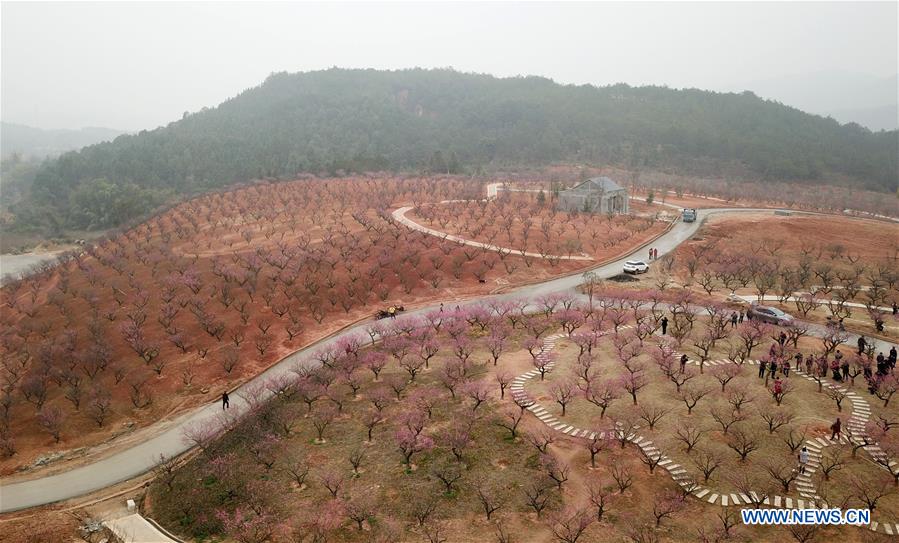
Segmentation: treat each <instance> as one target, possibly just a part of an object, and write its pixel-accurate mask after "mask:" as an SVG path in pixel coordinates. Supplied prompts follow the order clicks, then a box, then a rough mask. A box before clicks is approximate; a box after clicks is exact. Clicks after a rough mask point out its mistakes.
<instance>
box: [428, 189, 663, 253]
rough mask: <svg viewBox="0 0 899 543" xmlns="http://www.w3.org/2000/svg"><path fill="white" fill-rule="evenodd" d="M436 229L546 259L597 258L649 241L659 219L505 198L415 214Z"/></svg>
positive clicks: (431, 207)
mask: <svg viewBox="0 0 899 543" xmlns="http://www.w3.org/2000/svg"><path fill="white" fill-rule="evenodd" d="M415 213H417V214H418V215H420V216H421V217H422V218H423V219H425V221H426V222H427V224H428V225H429V226H431V227H433V228H436V229H439V230H441V231H444V232H447V233H449V234H454V235H459V236H462V237H465V238H468V239H474V240H477V241H481V242H485V243H489V244H491V245H494V246H498V247H506V248H510V249H513V254H515V253H516V251H527V252H533V253H538V254H541V255H568V256H571V255H577V254H580V253H587V254H591V255H595V254H597V253H600V252H608V251H610V250H612V249H613V248H616V247H618V246H619V245H625V244H627V243H628V242H629V241H630V242H632V241H633V240H634V238H636V237H638V236H641V235H644V236H645V235H646V233H647V232H648V231H649V230H650V229H652V228H653V226H655V225H656V224H657V222H656V219H655V217H636V216H633V215H600V214H594V213H569V212H564V211H559V210H558V209H556V206H555V204H554V203H547V202H546V201H545V200H543V201H541V200H540V198H535V197H530V196H520V195H513V194H510V193H508V192H503V193H501V194H500V196H499V197H498V198H495V199H492V200H489V201H487V200H482V199H478V200H470V201H467V202H451V203H448V204H433V205H426V206H422V207H420V208H417V209H416V210H415Z"/></svg>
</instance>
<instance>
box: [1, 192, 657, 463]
mask: <svg viewBox="0 0 899 543" xmlns="http://www.w3.org/2000/svg"><path fill="white" fill-rule="evenodd" d="M482 194H483V186H482V185H481V184H480V183H477V182H472V181H466V180H460V179H454V178H429V179H401V178H394V177H365V178H354V179H327V180H301V181H294V182H290V183H281V184H260V185H257V186H252V187H248V188H243V189H239V190H235V191H231V192H226V193H218V194H208V195H204V196H201V197H199V198H197V199H194V200H192V201H189V202H186V203H183V204H180V205H177V206H175V207H174V208H172V209H170V210H168V211H166V212H164V213H162V214H160V215H158V216H157V217H155V218H153V219H151V220H149V221H147V222H146V223H143V224H141V225H138V226H136V227H134V228H132V229H130V230H128V231H126V232H123V233H121V234H119V235H115V236H111V237H109V238H108V239H106V240H103V241H101V242H99V243H98V244H96V245H95V246H93V247H90V248H89V249H88V250H87V251H86V252H85V253H83V254H80V255H72V256H71V257H70V258H68V259H66V260H65V262H63V263H62V264H60V265H59V266H58V267H56V268H53V269H47V270H46V271H44V272H43V273H40V274H38V275H35V276H32V277H30V278H28V279H27V280H23V281H19V282H15V283H11V284H8V285H6V286H4V287H3V289H2V290H0V297H2V303H4V304H5V306H4V311H3V313H2V324H3V327H2V328H3V332H2V334H0V356H2V359H0V360H2V365H3V371H2V375H3V378H4V382H5V383H6V387H5V388H4V392H2V394H0V396H2V399H3V400H4V401H3V402H2V405H0V407H2V406H7V405H8V409H4V410H3V411H0V445H3V446H4V447H5V448H6V451H5V452H6V454H7V455H8V454H9V453H10V452H11V450H13V449H14V451H15V454H14V455H13V456H5V457H4V458H3V460H2V462H0V473H2V474H4V475H8V474H11V473H13V472H16V471H18V470H21V469H23V468H24V467H27V466H30V465H31V464H32V463H33V462H34V461H35V459H36V458H37V457H38V455H42V454H47V453H58V452H63V453H65V455H64V456H65V457H66V458H68V459H73V458H74V459H75V460H74V461H73V462H78V461H83V456H84V455H86V454H94V453H97V452H108V451H111V450H112V449H114V448H116V447H119V446H121V445H124V444H126V443H128V441H129V440H134V439H141V434H140V433H139V432H135V430H136V429H139V428H141V427H145V426H148V425H150V424H154V423H158V422H160V421H163V420H164V419H166V418H167V417H172V416H174V415H176V414H178V413H181V412H183V411H185V410H187V409H189V408H191V407H194V406H197V405H200V404H203V403H206V402H212V401H217V398H218V397H219V395H220V394H221V392H222V391H223V390H226V389H231V388H233V387H234V386H236V385H237V384H239V383H240V382H242V381H244V380H245V379H246V378H247V377H249V376H252V375H256V374H258V373H259V372H260V371H262V370H263V369H264V368H267V367H269V366H270V365H272V364H273V363H274V362H276V361H277V360H279V359H280V358H282V357H283V356H284V355H286V354H288V353H290V352H293V351H295V350H297V349H299V348H301V347H302V346H303V345H306V344H309V343H311V342H313V341H315V340H317V339H319V338H321V337H323V336H325V335H327V334H329V333H332V332H334V331H336V330H338V329H340V328H342V327H344V326H345V325H347V324H349V323H352V322H355V321H358V320H360V319H365V318H369V317H370V316H371V314H372V313H373V312H374V310H375V309H378V308H383V307H386V306H388V305H405V306H406V307H414V306H415V305H419V304H424V303H425V302H434V301H446V302H447V303H452V301H454V300H460V299H464V298H466V297H471V296H475V295H478V294H484V293H487V292H490V291H494V290H497V289H501V288H505V287H508V286H510V285H515V284H522V283H527V282H533V281H535V280H540V279H543V278H548V277H551V276H557V275H560V274H565V273H570V272H572V271H574V270H576V269H578V268H581V267H584V266H585V265H587V264H592V263H589V262H567V263H566V262H560V263H556V265H550V264H549V263H548V262H546V261H540V260H539V259H532V260H531V261H529V262H528V263H524V262H522V260H521V257H514V256H511V257H507V258H506V259H505V261H506V262H505V263H503V264H501V263H500V258H499V255H497V253H495V252H492V251H481V250H478V249H475V248H471V247H459V246H458V245H456V244H452V243H447V242H443V241H441V240H439V239H438V238H436V237H434V236H428V235H424V234H421V233H418V232H413V231H411V230H410V229H408V228H406V227H404V226H401V225H397V224H394V223H393V222H392V221H391V220H389V211H390V210H391V209H393V208H395V207H398V206H400V205H417V204H420V203H423V202H429V201H430V202H436V201H440V200H445V199H457V198H471V197H479V196H481V195H482ZM655 228H656V230H653V231H657V230H658V228H659V227H658V226H656V227H655ZM648 235H649V233H648V232H647V233H644V235H643V236H635V237H633V238H631V239H629V240H627V241H626V242H623V243H622V244H621V245H620V246H619V247H617V249H619V250H621V251H624V250H626V248H627V247H628V246H633V244H636V243H640V242H641V240H644V239H646V237H647V236H648ZM478 277H481V278H483V282H479V281H478ZM289 331H290V332H292V333H294V337H293V338H292V339H291V338H290V337H289ZM126 335H127V336H128V337H129V338H130V339H126ZM176 344H181V345H183V349H182V348H180V347H179V346H176ZM229 359H231V360H236V363H235V365H234V367H233V368H232V369H231V371H230V372H229V371H226V368H225V366H226V365H227V363H228V360H229ZM25 391H28V394H27V395H26V394H25ZM67 395H68V397H67ZM42 398H43V400H42ZM107 399H108V403H107ZM76 401H77V402H78V405H77V407H76V405H75V403H76ZM39 406H40V407H39ZM104 410H105V411H106V413H105V416H103V417H94V416H92V415H98V414H99V413H100V412H101V411H104ZM41 412H43V414H44V419H45V421H49V422H48V423H47V424H46V425H44V426H42V425H41V424H40V423H39V417H38V415H39V414H40V413H41ZM4 413H5V416H4ZM97 418H102V425H100V424H98V421H97ZM54 419H55V420H56V424H58V425H59V426H60V427H61V432H60V441H59V442H58V443H56V442H54V439H53V437H52V436H51V433H52V432H50V431H48V427H52V426H53V425H54V423H53V421H54ZM98 444H103V447H96V446H97V445H98ZM90 447H94V448H90ZM83 448H87V449H83ZM2 454H3V451H0V455H2ZM71 463H72V462H69V463H65V462H57V463H55V464H51V468H50V469H62V468H67V467H68V466H70V465H71ZM38 468H40V470H43V471H40V473H46V471H47V468H43V467H35V468H33V469H30V470H29V471H28V472H27V473H26V474H24V475H22V476H24V477H32V476H36V475H37V474H38V473H39V469H38Z"/></svg>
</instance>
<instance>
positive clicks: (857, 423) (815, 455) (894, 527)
mask: <svg viewBox="0 0 899 543" xmlns="http://www.w3.org/2000/svg"><path fill="white" fill-rule="evenodd" d="M628 328H633V326H632V325H627V326H621V327H619V330H625V329H628ZM565 337H567V334H564V333H559V334H553V335H551V336H547V337H546V338H544V340H543V347H542V348H541V350H540V354H538V355H537V358H538V359H539V358H540V357H543V360H546V358H547V357H548V356H549V353H550V352H551V351H552V350H553V349H554V348H555V346H556V343H557V342H558V341H559V340H560V339H563V338H565ZM680 354H681V353H676V356H678V357H679V356H680ZM687 363H688V364H692V365H695V366H698V365H699V361H698V360H693V359H688V361H687ZM733 363H734V362H733V361H731V360H727V359H719V360H707V361H706V362H705V365H709V366H718V365H723V364H733ZM744 364H746V365H756V366H757V365H759V364H760V361H759V360H746V361H745V362H744ZM555 366H556V362H555V361H551V362H549V363H548V364H547V365H546V371H547V373H549V372H550V371H552V370H553V369H554V368H555ZM793 373H795V374H796V375H797V376H799V377H802V378H804V379H807V380H809V381H812V382H815V383H816V384H817V381H815V379H813V378H812V377H810V376H808V375H806V374H805V373H804V372H803V371H802V369H801V368H794V369H793ZM539 375H540V372H539V371H537V370H531V371H529V372H527V373H523V374H521V375H519V376H517V377H516V378H515V379H514V380H513V381H512V385H511V386H510V387H509V388H510V390H511V391H512V397H513V398H514V399H515V401H516V403H518V404H519V405H523V406H525V407H526V409H527V410H528V411H530V412H531V413H532V414H533V415H534V416H535V417H537V419H538V420H540V421H541V422H542V423H543V424H545V425H547V426H548V427H549V428H551V429H553V430H555V431H558V432H562V433H563V434H565V435H568V436H572V437H577V438H586V439H593V437H594V436H595V435H596V432H595V431H592V430H588V429H583V428H577V427H575V426H572V425H570V424H567V423H565V422H563V421H560V420H559V419H557V418H556V417H555V416H554V415H553V414H552V413H550V412H549V411H547V410H546V409H545V408H544V407H542V406H541V405H540V404H539V403H537V401H536V400H534V399H533V398H531V397H530V396H529V395H528V393H527V392H525V390H524V387H525V384H526V383H527V382H528V381H529V380H530V379H533V378H534V377H536V376H539ZM822 386H823V387H826V388H833V389H836V390H840V391H842V392H844V393H845V394H846V398H847V399H848V400H849V401H850V403H851V404H852V414H851V416H850V417H849V421H848V422H847V426H848V427H849V428H850V429H852V431H853V432H855V433H859V434H861V435H864V434H863V433H862V432H864V427H865V425H866V424H867V422H868V418H869V417H870V416H871V407H870V405H869V404H868V402H867V400H865V399H864V398H863V397H861V396H860V395H858V394H857V393H855V392H854V391H852V390H850V389H847V388H845V387H843V386H841V385H840V384H838V383H829V382H822ZM603 435H604V434H603V433H602V432H600V436H603ZM852 439H853V440H855V442H856V443H860V441H858V440H859V439H860V438H852ZM628 441H630V442H631V443H633V444H634V445H636V446H637V447H639V448H640V450H641V451H642V452H643V454H644V455H646V456H648V457H650V458H652V459H653V460H656V459H659V458H661V459H660V460H659V461H658V465H659V467H662V468H664V469H665V470H666V471H667V472H668V475H669V476H670V477H671V479H672V480H673V481H674V482H675V483H677V484H678V485H680V486H681V488H683V489H684V490H685V491H688V492H689V493H690V494H691V495H692V496H693V497H694V498H696V499H699V500H702V501H705V502H706V503H710V504H715V505H721V506H723V507H727V506H731V505H736V506H739V505H753V506H754V505H755V503H756V502H758V499H759V495H758V494H756V493H755V492H752V491H751V492H750V494H751V496H747V495H746V494H742V493H733V494H725V493H717V492H715V491H714V490H713V489H711V488H708V487H705V486H703V485H701V484H699V483H698V482H696V481H695V480H694V479H693V478H692V477H691V476H690V475H689V474H688V473H687V470H685V469H683V468H682V467H681V466H680V465H679V464H677V463H675V462H674V460H673V459H672V458H670V457H669V456H667V455H665V454H663V453H662V452H661V451H660V450H659V449H658V448H656V447H654V446H653V444H652V441H650V440H648V439H646V438H644V437H642V436H640V435H639V434H636V433H634V434H631V435H630V436H628ZM836 443H840V444H848V443H850V438H847V437H846V436H845V435H841V436H839V437H838V438H837V439H836V440H833V441H831V440H830V439H829V438H814V439H809V440H806V442H805V446H806V447H807V448H808V451H809V464H808V467H807V468H806V472H805V473H803V474H800V475H799V477H797V479H796V481H795V485H796V488H797V490H798V491H799V495H800V496H801V498H797V499H794V498H792V497H788V496H770V497H767V498H765V499H764V500H762V504H764V505H766V506H768V507H774V508H781V509H806V508H816V507H819V508H827V503H826V502H824V501H823V500H822V499H821V497H820V496H818V495H817V491H816V486H815V484H814V482H813V480H812V475H814V474H815V473H816V472H817V471H818V469H819V468H820V467H821V451H822V450H823V449H824V448H825V447H829V446H831V445H834V444H836ZM864 449H865V450H866V451H868V453H870V454H871V455H872V456H874V455H876V454H877V452H878V451H880V448H879V447H877V445H876V444H873V445H869V446H866V447H864ZM891 465H895V464H891ZM868 529H869V530H871V531H874V532H880V533H885V534H888V535H899V523H887V522H873V521H872V522H871V524H869V525H868Z"/></svg>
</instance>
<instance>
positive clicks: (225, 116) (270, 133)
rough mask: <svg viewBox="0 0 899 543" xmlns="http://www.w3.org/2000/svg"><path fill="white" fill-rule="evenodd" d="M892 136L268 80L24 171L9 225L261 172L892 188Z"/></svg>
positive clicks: (828, 126) (407, 79) (514, 96)
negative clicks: (505, 171) (618, 173)
mask: <svg viewBox="0 0 899 543" xmlns="http://www.w3.org/2000/svg"><path fill="white" fill-rule="evenodd" d="M896 143H897V132H896V131H892V132H881V133H871V132H870V131H868V130H866V129H863V128H861V127H859V126H857V125H845V126H841V125H839V124H838V123H837V122H836V121H833V120H830V119H824V118H821V117H817V116H813V115H808V114H806V113H803V112H801V111H798V110H796V109H792V108H789V107H786V106H783V105H781V104H778V103H775V102H768V101H764V100H762V99H760V98H758V97H757V96H755V95H754V94H752V93H749V92H747V93H743V94H722V93H712V92H706V91H699V90H672V89H667V88H662V87H640V88H634V87H629V86H627V85H614V86H609V87H602V88H596V87H592V86H563V85H558V84H556V83H554V82H552V81H550V80H548V79H543V78H538V77H525V78H508V79H498V78H495V77H492V76H488V75H476V74H463V73H459V72H455V71H452V70H419V69H416V70H404V71H392V72H387V71H374V70H342V69H331V70H326V71H320V72H310V73H297V74H288V73H278V74H273V75H271V76H270V77H269V78H267V79H266V81H265V82H264V83H263V84H262V85H260V86H258V87H255V88H252V89H248V90H246V91H244V92H243V93H241V94H239V95H238V96H236V97H234V98H232V99H230V100H228V101H226V102H224V103H222V104H221V105H219V106H218V107H216V108H212V109H203V110H202V111H200V112H197V113H193V114H188V113H185V115H184V117H183V118H182V119H181V120H180V121H177V122H173V123H170V124H169V125H168V126H166V127H162V128H158V129H156V130H152V131H142V132H140V133H139V134H136V135H131V136H121V137H119V138H117V139H116V140H115V141H113V142H109V143H104V144H98V145H93V146H90V147H87V148H85V149H82V150H81V151H77V152H71V153H67V154H65V155H63V156H61V157H60V158H59V159H58V160H55V161H52V162H48V163H46V164H45V165H44V166H43V167H42V168H41V170H40V171H39V172H38V173H37V175H36V177H35V181H34V185H33V191H32V193H31V195H30V198H28V199H27V200H26V201H25V202H23V203H22V204H21V205H19V206H17V207H16V209H14V210H13V212H14V213H15V214H16V216H17V222H18V223H19V224H30V225H34V224H42V223H45V222H46V220H47V217H48V216H56V217H59V218H60V220H61V222H62V223H63V225H64V226H68V227H78V228H104V227H109V226H115V225H118V224H121V223H122V222H124V221H126V220H128V219H129V218H131V217H132V216H133V214H134V213H136V212H140V211H142V210H147V209H152V208H153V207H155V206H156V205H157V204H158V203H160V202H162V201H164V200H165V199H167V198H168V197H170V196H172V195H180V194H192V193H198V192H202V191H206V190H210V189H213V188H217V187H223V186H227V185H230V184H233V183H235V182H243V181H249V180H252V179H259V178H264V177H269V178H274V177H278V178H293V177H294V176H296V175H297V174H298V173H302V172H308V173H316V174H317V173H328V174H336V173H339V172H341V171H344V172H361V171H375V170H394V171H408V170H413V171H421V170H429V171H436V172H441V173H456V172H461V171H465V172H475V171H478V170H479V169H481V168H484V167H506V166H510V165H511V166H516V165H544V164H548V163H551V162H553V161H559V160H573V161H577V162H593V163H606V164H616V165H621V166H625V167H673V168H676V169H678V170H684V171H686V170H689V169H690V168H692V167H695V166H698V165H704V166H707V165H708V164H710V163H711V164H718V165H720V167H721V168H722V170H720V171H722V172H723V171H724V169H723V168H725V167H726V169H727V171H736V170H739V171H743V172H745V173H746V174H747V176H749V177H755V178H765V179H791V180H818V181H822V180H823V181H828V180H834V179H839V180H840V182H851V183H852V184H853V185H854V186H856V187H857V188H866V189H874V190H881V191H895V189H896V180H897V176H896V167H897V145H896Z"/></svg>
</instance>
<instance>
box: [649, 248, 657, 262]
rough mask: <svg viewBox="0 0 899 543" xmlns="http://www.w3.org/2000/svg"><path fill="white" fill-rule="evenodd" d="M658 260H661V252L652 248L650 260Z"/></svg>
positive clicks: (650, 249)
mask: <svg viewBox="0 0 899 543" xmlns="http://www.w3.org/2000/svg"><path fill="white" fill-rule="evenodd" d="M658 258H659V250H658V249H656V248H654V247H650V248H649V259H650V260H658Z"/></svg>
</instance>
